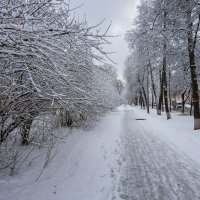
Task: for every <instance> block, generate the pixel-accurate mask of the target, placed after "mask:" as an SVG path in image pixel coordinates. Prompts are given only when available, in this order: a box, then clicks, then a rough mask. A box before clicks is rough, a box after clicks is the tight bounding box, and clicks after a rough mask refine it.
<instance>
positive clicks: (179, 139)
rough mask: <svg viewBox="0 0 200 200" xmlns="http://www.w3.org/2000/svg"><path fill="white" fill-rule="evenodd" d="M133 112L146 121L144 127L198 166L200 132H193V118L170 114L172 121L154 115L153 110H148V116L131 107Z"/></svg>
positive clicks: (199, 162)
mask: <svg viewBox="0 0 200 200" xmlns="http://www.w3.org/2000/svg"><path fill="white" fill-rule="evenodd" d="M133 110H134V112H135V113H136V115H137V116H138V117H140V118H145V119H147V120H146V121H145V127H146V128H147V129H149V130H151V131H152V132H153V133H154V134H156V135H157V136H159V137H160V138H161V139H162V140H165V141H168V142H169V143H172V144H174V145H175V146H176V147H178V148H179V149H180V150H181V151H182V152H183V153H184V154H186V155H187V156H189V157H190V158H191V159H192V160H193V161H194V162H196V163H197V164H199V165H200V157H199V155H200V131H199V130H196V131H194V130H193V117H192V116H189V115H182V114H181V113H179V112H172V113H171V115H172V119H171V120H167V119H166V115H165V113H164V112H163V113H162V115H161V116H158V115H157V114H156V110H155V109H151V110H150V115H148V114H147V113H146V111H145V110H142V109H140V108H139V107H133Z"/></svg>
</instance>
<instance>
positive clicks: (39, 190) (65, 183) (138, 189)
mask: <svg viewBox="0 0 200 200" xmlns="http://www.w3.org/2000/svg"><path fill="white" fill-rule="evenodd" d="M162 117H164V116H159V117H158V118H157V117H156V116H154V117H152V116H148V115H147V114H146V113H145V112H143V111H141V110H139V109H138V108H132V107H129V106H127V107H120V108H118V110H116V111H115V112H112V113H110V114H108V115H107V116H106V117H104V118H103V119H102V120H101V121H100V123H99V124H98V125H97V126H96V127H95V128H93V129H92V130H90V131H81V130H74V131H73V133H72V134H71V135H70V136H69V137H68V138H67V140H66V143H63V144H62V145H60V148H59V152H58V155H57V156H56V157H55V158H54V159H53V161H52V162H51V163H50V165H49V166H48V167H47V168H46V169H45V171H44V173H43V174H42V176H41V178H40V179H39V181H37V182H35V181H34V180H35V179H36V178H37V175H38V174H39V173H40V170H41V168H39V167H38V166H39V165H38V163H35V165H33V166H32V167H31V168H28V169H25V170H26V171H25V172H20V173H19V174H18V175H16V176H15V177H13V178H10V180H9V179H8V177H5V179H1V180H0V199H2V200H3V199H6V200H27V198H28V199H29V200H122V199H125V200H178V199H179V200H196V199H200V166H199V160H198V157H197V156H196V154H197V155H199V154H200V150H199V149H200V146H199V142H200V138H199V136H198V135H195V134H196V132H195V134H194V132H191V134H189V136H188V135H187V134H186V133H183V134H180V133H179V131H178V129H175V128H174V127H173V126H172V125H173V121H171V122H170V121H166V120H161V118H162ZM137 118H145V119H146V120H142V121H140V120H139V121H138V120H136V119H137ZM179 118H180V117H179ZM181 120H182V119H181ZM187 121H188V120H187ZM168 123H172V124H171V126H169V124H168ZM181 138H183V139H182V140H181ZM188 138H189V139H188ZM178 141H179V142H178ZM184 145H187V146H189V148H184ZM190 149H192V151H189V150H190ZM192 152H195V153H196V154H194V156H193V154H192ZM198 153H199V154H198Z"/></svg>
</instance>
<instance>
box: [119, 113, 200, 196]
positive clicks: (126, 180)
mask: <svg viewBox="0 0 200 200" xmlns="http://www.w3.org/2000/svg"><path fill="white" fill-rule="evenodd" d="M123 112H125V113H124V118H123V121H122V126H123V128H122V133H121V142H122V144H123V145H122V146H123V147H124V151H123V153H122V157H124V158H125V160H126V162H125V163H124V166H123V168H122V172H121V175H120V176H121V177H120V182H119V187H120V193H121V194H120V197H121V198H122V199H130V200H135V199H138V200H141V199H142V200H161V199H163V200H176V199H180V200H195V199H200V189H199V188H200V167H199V165H198V164H196V163H195V162H194V161H193V160H191V159H190V158H189V157H188V156H187V155H186V154H184V153H183V152H181V151H180V150H179V149H178V147H176V145H174V144H173V143H170V142H169V140H167V139H166V138H165V137H164V136H163V137H162V133H160V135H159V136H158V134H159V133H158V132H157V131H154V129H153V128H149V126H147V121H137V120H135V119H137V118H138V115H137V112H134V110H133V111H132V112H131V110H129V111H128V110H126V111H123ZM140 117H141V116H140ZM147 120H148V119H147ZM154 126H159V125H158V124H154ZM166 131H167V130H166Z"/></svg>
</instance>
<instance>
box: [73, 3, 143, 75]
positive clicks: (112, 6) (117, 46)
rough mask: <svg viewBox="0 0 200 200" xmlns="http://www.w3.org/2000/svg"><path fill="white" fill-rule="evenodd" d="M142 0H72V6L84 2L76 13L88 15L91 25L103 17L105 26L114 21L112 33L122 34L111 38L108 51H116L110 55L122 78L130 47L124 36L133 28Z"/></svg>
mask: <svg viewBox="0 0 200 200" xmlns="http://www.w3.org/2000/svg"><path fill="white" fill-rule="evenodd" d="M139 1H140V0H71V7H76V6H78V5H81V4H83V6H82V7H81V8H79V9H78V10H77V11H76V13H77V14H79V16H80V17H82V16H83V15H84V14H85V15H86V18H87V20H88V21H89V24H90V25H95V24H98V23H99V22H100V21H102V20H103V19H106V20H105V22H104V24H105V28H106V26H108V25H109V24H110V22H111V21H112V26H111V29H110V34H113V35H121V36H119V37H116V38H111V39H110V41H111V42H112V44H111V45H109V47H106V50H107V51H110V52H116V53H114V54H112V55H111V56H110V57H111V58H112V59H113V60H114V61H115V62H116V63H117V64H116V65H115V66H116V68H117V69H118V73H119V77H120V78H122V74H123V65H124V61H125V58H126V56H127V55H128V53H129V51H128V47H127V44H126V42H125V41H124V36H125V33H126V31H127V30H130V29H131V27H132V26H131V25H132V22H133V18H134V17H135V16H136V15H137V11H136V10H137V9H136V8H137V5H138V4H139Z"/></svg>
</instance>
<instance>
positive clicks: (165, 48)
mask: <svg viewBox="0 0 200 200" xmlns="http://www.w3.org/2000/svg"><path fill="white" fill-rule="evenodd" d="M166 15H167V13H166V11H164V30H165V29H166ZM165 35H166V33H164V41H163V42H164V43H163V71H162V72H163V73H162V74H163V85H164V87H163V89H164V100H165V112H166V115H167V120H168V119H171V114H170V111H169V105H168V95H167V75H166V70H167V60H166V55H167V39H166V36H165Z"/></svg>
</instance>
